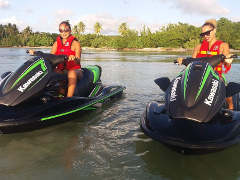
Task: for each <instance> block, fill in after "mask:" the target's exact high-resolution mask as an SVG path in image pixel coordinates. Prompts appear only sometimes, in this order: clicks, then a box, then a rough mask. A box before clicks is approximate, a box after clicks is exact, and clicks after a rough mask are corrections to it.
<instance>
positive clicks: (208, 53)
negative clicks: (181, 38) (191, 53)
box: [198, 51, 218, 55]
mask: <svg viewBox="0 0 240 180" xmlns="http://www.w3.org/2000/svg"><path fill="white" fill-rule="evenodd" d="M198 54H207V55H217V54H218V53H217V52H211V51H200V52H198Z"/></svg>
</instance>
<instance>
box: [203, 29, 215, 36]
mask: <svg viewBox="0 0 240 180" xmlns="http://www.w3.org/2000/svg"><path fill="white" fill-rule="evenodd" d="M212 30H214V28H213V29H211V30H209V31H206V32H204V33H201V34H200V36H201V37H204V36H210V32H211V31H212Z"/></svg>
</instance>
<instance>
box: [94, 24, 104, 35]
mask: <svg viewBox="0 0 240 180" xmlns="http://www.w3.org/2000/svg"><path fill="white" fill-rule="evenodd" d="M101 30H102V25H101V24H100V23H99V22H96V23H95V24H94V31H95V33H96V34H100V31H101Z"/></svg>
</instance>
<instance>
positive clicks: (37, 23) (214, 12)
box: [0, 0, 240, 35]
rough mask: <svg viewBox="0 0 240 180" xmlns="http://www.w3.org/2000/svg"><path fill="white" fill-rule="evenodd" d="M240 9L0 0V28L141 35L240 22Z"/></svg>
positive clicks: (145, 1) (211, 1) (161, 1)
mask: <svg viewBox="0 0 240 180" xmlns="http://www.w3.org/2000/svg"><path fill="white" fill-rule="evenodd" d="M239 7H240V1H239V0H84V1H83V0H0V24H3V25H5V24H7V23H12V24H16V25H17V27H18V28H19V30H20V31H22V30H23V29H25V28H26V27H27V26H30V28H32V30H33V32H36V31H39V32H50V33H58V29H59V24H60V22H61V21H64V20H69V22H70V24H71V26H72V28H73V26H74V25H77V23H79V22H81V21H82V22H83V23H84V24H85V33H94V28H93V27H94V24H95V23H96V22H99V23H100V24H101V25H102V29H103V30H101V34H103V35H117V34H119V33H118V27H119V25H120V24H121V23H127V25H128V27H129V28H130V29H134V30H136V31H138V32H140V30H142V29H143V26H144V25H145V27H148V28H150V30H151V32H155V31H156V30H159V28H161V27H162V26H167V25H168V24H170V23H172V24H177V23H178V22H181V23H188V24H190V25H194V26H196V27H200V26H202V25H203V24H204V21H205V20H208V19H216V20H219V19H220V18H221V17H224V18H227V19H228V20H230V21H232V22H239V21H240V10H239Z"/></svg>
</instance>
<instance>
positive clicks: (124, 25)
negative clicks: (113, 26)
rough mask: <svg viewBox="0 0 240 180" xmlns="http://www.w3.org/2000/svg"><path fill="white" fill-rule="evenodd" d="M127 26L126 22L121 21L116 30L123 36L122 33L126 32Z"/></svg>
mask: <svg viewBox="0 0 240 180" xmlns="http://www.w3.org/2000/svg"><path fill="white" fill-rule="evenodd" d="M128 29H129V27H128V25H127V23H122V24H120V25H119V28H118V32H119V33H120V34H121V36H123V35H124V34H127V31H128Z"/></svg>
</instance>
